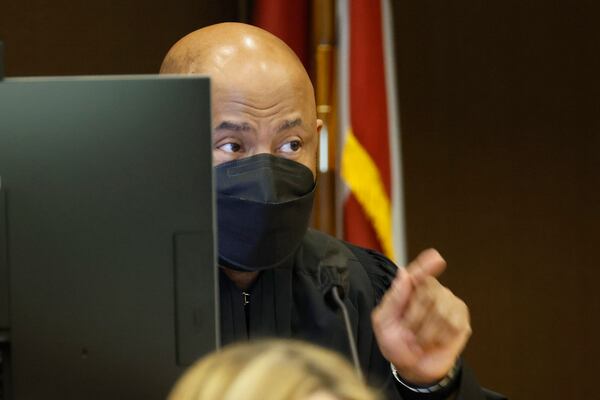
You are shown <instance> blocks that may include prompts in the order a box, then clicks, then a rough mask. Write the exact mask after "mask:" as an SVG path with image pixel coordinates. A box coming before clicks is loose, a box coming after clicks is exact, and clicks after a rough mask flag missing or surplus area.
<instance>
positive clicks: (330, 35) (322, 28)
mask: <svg viewBox="0 0 600 400" xmlns="http://www.w3.org/2000/svg"><path fill="white" fill-rule="evenodd" d="M334 7H335V4H334V0H312V32H313V35H312V49H313V51H314V53H313V54H314V57H315V58H314V64H313V68H314V71H313V77H314V80H315V95H316V101H317V117H318V118H319V119H321V120H322V121H323V124H324V125H323V129H322V130H321V134H320V138H319V162H318V166H317V167H318V168H317V170H318V188H317V193H316V196H315V207H314V210H313V226H314V227H315V228H317V229H319V230H321V231H323V232H326V233H329V234H331V235H334V236H335V235H336V233H337V232H336V229H335V228H336V221H335V215H336V212H335V193H336V191H335V176H336V165H335V164H336V163H335V160H336V150H337V149H336V136H337V135H336V129H337V126H336V123H335V118H336V112H335V96H334V93H335V74H334V71H335V69H334V68H335V65H334V62H335V57H334V54H335V8H334Z"/></svg>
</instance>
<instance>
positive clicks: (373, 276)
mask: <svg viewBox="0 0 600 400" xmlns="http://www.w3.org/2000/svg"><path fill="white" fill-rule="evenodd" d="M347 246H348V247H349V248H350V250H352V252H353V253H354V255H355V256H356V257H357V259H358V261H359V262H360V264H361V265H362V266H363V268H364V269H365V272H366V273H367V275H368V277H369V280H370V281H371V285H372V287H373V292H374V295H375V303H376V304H378V303H379V301H380V300H381V298H382V297H383V295H384V294H385V292H386V290H387V289H388V288H389V287H390V285H391V282H392V280H393V279H394V277H395V276H396V272H397V270H398V267H397V266H396V265H395V264H394V263H393V262H392V261H390V260H389V259H388V258H387V257H385V256H384V255H383V254H381V253H379V252H377V251H374V250H368V249H364V248H361V247H357V246H354V245H352V244H347ZM389 375H390V376H391V379H388V380H386V381H387V382H392V384H393V385H394V386H395V389H396V391H397V392H398V393H399V394H400V398H401V399H403V400H429V399H431V400H438V399H440V400H441V399H457V400H502V399H505V397H504V396H502V395H499V394H497V393H494V392H491V391H488V390H485V389H482V388H481V386H480V385H479V383H478V382H477V380H476V378H475V375H474V374H473V373H472V371H471V370H470V368H469V367H468V366H467V365H466V363H465V362H464V360H463V362H461V368H460V370H459V372H458V373H457V375H456V377H455V378H454V380H453V382H451V383H450V385H449V386H448V387H447V388H446V389H443V390H441V391H439V392H435V393H431V394H429V393H415V392H412V391H410V390H409V389H407V388H405V387H403V386H402V385H401V384H400V383H398V382H397V381H396V379H395V378H394V377H393V376H392V373H391V369H390V372H389ZM388 391H389V390H388Z"/></svg>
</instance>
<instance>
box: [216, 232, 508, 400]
mask: <svg viewBox="0 0 600 400" xmlns="http://www.w3.org/2000/svg"><path fill="white" fill-rule="evenodd" d="M396 269H397V267H396V266H395V265H394V264H393V263H392V262H391V261H390V260H388V259H387V258H386V257H384V256H383V255H381V254H379V253H378V252H376V251H372V250H367V249H363V248H360V247H357V246H354V245H351V244H349V243H346V242H342V241H340V240H337V239H335V238H333V237H331V236H328V235H325V234H323V233H321V232H318V231H315V230H309V231H308V232H307V233H306V235H305V237H304V240H303V241H302V244H301V246H300V248H299V249H298V251H297V252H296V253H295V255H294V257H293V258H291V259H289V260H288V262H286V263H285V264H284V265H282V266H280V267H278V268H275V269H270V270H266V271H263V272H261V273H260V275H259V277H258V279H257V280H256V281H255V283H254V284H253V285H252V286H251V287H250V288H249V289H247V290H241V289H239V288H238V287H236V285H235V284H234V283H233V282H232V281H231V280H230V279H229V278H228V277H227V275H225V274H224V273H223V272H221V273H220V296H221V331H222V334H221V335H222V341H223V344H228V343H232V342H236V341H243V340H249V339H258V338H265V337H289V338H295V339H302V340H306V341H309V342H312V343H315V344H319V345H321V346H323V347H326V348H329V349H332V350H335V351H338V352H340V353H342V354H344V355H346V356H347V357H348V359H350V357H351V355H350V354H351V353H350V347H349V341H348V340H349V339H348V335H347V334H346V331H345V328H344V321H343V318H342V314H341V311H340V310H339V307H336V305H335V303H334V302H333V301H332V300H331V299H330V290H331V288H332V287H333V286H335V285H340V286H342V287H343V288H344V292H345V296H344V299H343V301H344V304H345V305H346V307H347V309H348V312H349V314H350V320H351V324H352V329H353V333H354V338H355V340H356V346H357V349H358V354H359V359H360V366H361V368H362V370H363V372H364V374H365V376H366V377H367V380H368V382H369V383H371V384H372V385H373V386H374V387H382V388H383V390H384V391H385V393H386V396H387V398H389V399H405V400H407V399H434V398H448V396H451V395H458V397H457V398H459V399H464V400H482V399H502V398H503V397H501V396H499V395H497V394H494V393H492V392H489V391H486V390H482V389H481V388H480V387H479V384H478V383H477V381H476V380H475V377H474V375H473V374H472V373H471V371H470V370H469V369H468V367H467V366H466V365H465V364H464V363H463V364H462V368H461V370H460V372H459V374H457V376H456V378H455V379H454V381H453V382H452V383H451V384H450V385H449V386H448V388H447V389H446V390H444V391H442V392H440V393H437V394H435V395H433V394H419V393H414V392H411V391H409V390H407V389H405V388H404V387H403V386H402V385H400V384H399V383H398V382H396V380H395V378H394V377H393V375H392V373H391V370H390V364H389V362H388V361H387V360H386V359H385V358H383V356H382V355H381V353H380V351H379V348H378V346H377V343H376V341H375V337H374V335H373V328H372V327H371V319H370V318H369V316H370V314H371V311H372V310H373V308H374V307H375V305H376V304H377V303H378V302H379V300H380V299H381V297H382V296H383V294H384V293H385V291H386V290H387V288H388V287H389V285H390V282H391V281H392V280H393V279H394V276H395V274H396Z"/></svg>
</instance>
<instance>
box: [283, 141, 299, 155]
mask: <svg viewBox="0 0 600 400" xmlns="http://www.w3.org/2000/svg"><path fill="white" fill-rule="evenodd" d="M301 148H302V141H301V140H300V139H292V140H288V141H287V142H285V143H284V144H282V145H281V147H280V148H279V150H280V151H281V152H283V153H288V154H289V153H297V152H298V151H299V150H300V149H301Z"/></svg>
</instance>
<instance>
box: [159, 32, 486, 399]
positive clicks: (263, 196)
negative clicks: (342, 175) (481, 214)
mask: <svg viewBox="0 0 600 400" xmlns="http://www.w3.org/2000/svg"><path fill="white" fill-rule="evenodd" d="M161 73H177V74H206V75H208V76H210V78H211V96H212V99H211V102H212V127H213V157H214V163H215V176H216V186H217V204H218V230H219V264H220V265H221V268H220V285H221V288H220V294H221V329H222V341H223V343H225V344H227V343H230V342H233V341H238V340H248V339H252V338H258V337H265V336H277V337H295V338H300V339H305V340H308V341H310V342H313V343H317V344H320V345H322V346H325V347H328V348H331V349H334V350H337V351H339V352H341V353H344V354H346V355H348V356H349V355H350V347H349V344H348V339H347V335H346V332H345V329H344V323H343V320H342V318H341V316H340V312H339V309H338V307H336V306H335V305H334V304H333V303H332V302H331V294H332V292H333V288H334V287H337V288H339V289H340V290H341V291H342V292H343V295H344V303H345V305H346V307H347V308H348V310H349V313H350V317H351V323H352V328H353V331H354V336H355V338H356V342H357V348H358V353H359V359H360V365H361V367H362V369H363V371H364V372H365V373H366V375H367V378H368V380H369V382H370V383H371V384H373V385H379V386H382V387H384V389H385V390H386V393H387V396H388V397H389V398H391V399H399V398H402V399H413V398H414V399H421V398H424V399H429V398H450V397H452V396H454V395H456V394H459V395H461V396H462V397H461V398H465V399H466V398H468V399H480V398H481V399H483V398H486V395H484V392H483V391H482V390H481V389H480V388H479V386H478V384H477V383H476V382H475V380H474V378H473V377H472V375H471V374H470V373H469V372H468V370H466V368H464V367H463V366H462V363H461V361H460V354H461V352H462V351H463V349H464V347H465V345H466V343H467V340H468V338H469V336H470V335H471V327H470V323H469V311H468V308H467V306H466V305H465V303H464V302H463V301H461V300H460V299H458V298H457V297H456V296H454V295H453V294H452V292H450V290H448V289H447V288H445V287H443V286H442V285H441V284H440V283H439V281H438V280H437V278H436V277H437V276H438V275H439V274H440V273H441V272H442V271H443V270H444V268H445V266H446V264H445V262H444V260H443V259H442V257H441V256H440V255H439V253H438V252H437V251H435V250H432V249H430V250H426V251H424V252H423V253H421V254H420V255H419V256H418V257H417V258H416V259H415V260H414V261H413V262H412V263H411V264H410V265H408V266H407V268H406V269H398V268H397V267H396V266H395V265H394V264H393V263H392V262H391V261H389V260H388V259H386V258H385V257H384V256H382V255H381V254H379V253H377V252H375V251H371V250H368V249H363V248H359V247H357V246H354V245H351V244H348V243H344V242H342V241H339V240H337V239H335V238H333V237H330V236H327V235H325V234H323V233H320V232H317V231H314V230H311V229H308V223H309V217H310V212H311V208H312V200H313V194H314V188H315V179H316V178H315V177H316V165H317V144H318V142H317V138H318V134H319V130H320V129H321V127H322V126H323V123H322V121H320V120H318V119H317V118H316V111H315V98H314V91H313V87H312V84H311V81H310V79H309V77H308V75H307V73H306V71H305V70H304V68H303V66H302V64H301V63H300V62H299V60H298V58H297V57H296V55H295V54H294V53H293V52H292V51H291V50H290V49H289V48H288V47H287V46H286V45H285V44H284V43H283V42H282V41H281V40H279V39H278V38H276V37H275V36H273V35H271V34H269V33H268V32H266V31H263V30H261V29H259V28H256V27H253V26H249V25H244V24H238V23H225V24H218V25H213V26H209V27H207V28H203V29H200V30H198V31H195V32H193V33H191V34H189V35H187V36H185V37H184V38H182V39H181V40H180V41H179V42H177V43H176V44H175V45H174V46H173V47H172V48H171V49H170V51H169V52H168V54H167V56H166V57H165V60H164V62H163V64H162V67H161Z"/></svg>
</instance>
